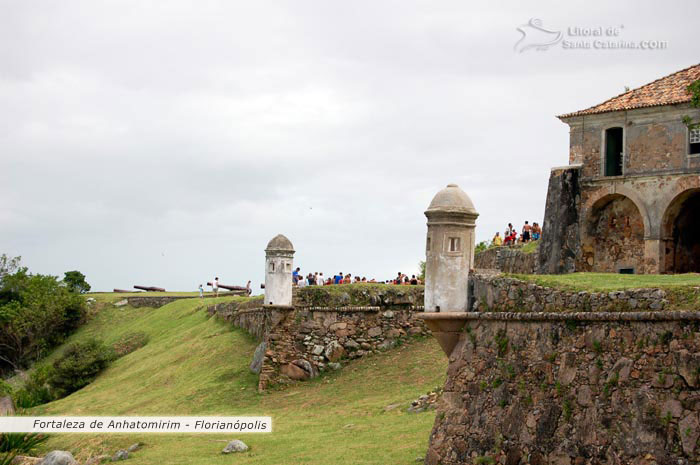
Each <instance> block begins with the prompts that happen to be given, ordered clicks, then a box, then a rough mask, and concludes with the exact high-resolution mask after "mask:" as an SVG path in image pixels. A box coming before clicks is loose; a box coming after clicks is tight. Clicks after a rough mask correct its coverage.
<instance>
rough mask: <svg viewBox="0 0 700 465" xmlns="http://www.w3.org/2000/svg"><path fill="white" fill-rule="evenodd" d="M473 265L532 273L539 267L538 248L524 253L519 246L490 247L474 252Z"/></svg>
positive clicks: (479, 267)
mask: <svg viewBox="0 0 700 465" xmlns="http://www.w3.org/2000/svg"><path fill="white" fill-rule="evenodd" d="M474 267H475V268H477V269H487V270H489V269H490V270H499V271H502V272H504V273H518V274H533V273H536V272H537V268H538V267H539V250H535V251H534V252H532V253H524V252H523V251H522V250H520V248H519V247H491V248H490V249H486V250H484V251H483V252H479V253H478V254H476V256H475V257H474Z"/></svg>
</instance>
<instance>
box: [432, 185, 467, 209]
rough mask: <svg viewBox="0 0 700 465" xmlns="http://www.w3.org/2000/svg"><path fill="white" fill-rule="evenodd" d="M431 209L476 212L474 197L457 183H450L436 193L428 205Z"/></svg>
mask: <svg viewBox="0 0 700 465" xmlns="http://www.w3.org/2000/svg"><path fill="white" fill-rule="evenodd" d="M431 210H439V211H455V212H465V213H476V209H475V208H474V204H473V203H472V199H470V198H469V196H468V195H467V193H466V192H464V191H463V190H462V189H460V188H459V186H458V185H457V184H448V185H447V187H445V188H444V189H443V190H441V191H440V192H438V193H437V194H435V197H433V201H432V202H430V206H429V207H428V211H431Z"/></svg>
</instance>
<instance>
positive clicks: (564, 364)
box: [425, 312, 700, 465]
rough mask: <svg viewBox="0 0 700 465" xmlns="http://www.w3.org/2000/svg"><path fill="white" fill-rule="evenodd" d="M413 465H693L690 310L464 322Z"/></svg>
mask: <svg viewBox="0 0 700 465" xmlns="http://www.w3.org/2000/svg"><path fill="white" fill-rule="evenodd" d="M469 317H470V318H471V320H470V321H468V322H467V327H466V329H465V331H464V332H463V333H462V336H461V337H460V341H459V343H458V345H457V346H456V347H455V350H454V351H453V352H452V354H451V356H450V358H449V366H448V378H447V381H446V384H445V388H444V393H443V396H442V398H441V400H440V402H439V404H438V410H437V416H436V420H435V425H434V427H433V430H432V433H431V436H430V445H429V449H428V452H427V455H426V459H425V463H426V464H430V465H437V464H442V465H452V464H454V465H456V464H471V463H500V464H506V465H518V464H531V465H541V464H557V465H571V464H577V465H582V464H619V465H621V464H639V465H641V464H648V465H651V464H660V465H661V464H664V465H671V464H674V465H684V464H698V463H700V447H698V446H699V445H698V438H699V437H700V417H699V415H698V412H699V411H700V391H699V387H700V380H699V379H698V375H699V373H700V332H699V330H700V325H699V321H698V320H700V312H630V313H624V312H595V313H593V312H576V313H569V314H560V313H508V312H496V313H493V312H488V313H473V314H469Z"/></svg>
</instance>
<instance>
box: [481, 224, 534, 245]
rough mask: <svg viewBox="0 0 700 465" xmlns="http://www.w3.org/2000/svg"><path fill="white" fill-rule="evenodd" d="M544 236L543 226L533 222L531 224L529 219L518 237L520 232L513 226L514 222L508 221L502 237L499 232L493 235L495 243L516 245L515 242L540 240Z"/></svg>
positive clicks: (525, 242)
mask: <svg viewBox="0 0 700 465" xmlns="http://www.w3.org/2000/svg"><path fill="white" fill-rule="evenodd" d="M540 237H542V228H541V227H540V225H539V224H538V223H532V225H530V224H529V223H528V222H527V221H526V222H525V224H524V225H523V229H522V233H521V234H520V237H518V232H517V231H516V229H515V228H514V227H513V224H512V223H508V227H507V228H506V230H505V232H504V233H503V237H501V235H500V233H499V232H496V235H495V236H493V240H492V242H493V245H495V246H497V247H498V246H502V245H514V244H527V243H528V242H530V241H538V240H539V239H540Z"/></svg>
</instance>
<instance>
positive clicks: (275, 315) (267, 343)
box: [209, 285, 428, 390]
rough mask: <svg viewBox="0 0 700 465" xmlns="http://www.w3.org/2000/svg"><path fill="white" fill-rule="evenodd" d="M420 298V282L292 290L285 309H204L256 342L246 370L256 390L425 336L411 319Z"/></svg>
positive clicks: (227, 305) (421, 325)
mask: <svg viewBox="0 0 700 465" xmlns="http://www.w3.org/2000/svg"><path fill="white" fill-rule="evenodd" d="M422 300H423V288H422V286H395V287H394V286H392V287H384V288H372V287H364V286H352V285H351V286H347V287H345V286H342V287H334V288H333V289H323V288H322V287H310V288H307V289H302V290H299V291H298V292H296V293H295V296H294V305H293V306H291V307H280V306H262V305H260V304H261V302H260V301H259V300H257V301H254V302H246V303H245V304H242V303H240V302H235V301H234V302H227V303H222V304H217V305H213V306H210V307H209V312H210V314H216V315H217V316H219V317H221V318H224V319H226V320H228V321H231V322H232V323H233V324H234V325H235V326H237V327H240V328H243V329H245V330H246V331H248V332H249V333H250V334H252V335H253V336H255V337H256V338H257V339H258V340H259V341H260V346H259V347H258V350H256V353H255V355H254V360H253V363H252V364H251V369H253V370H254V371H256V372H258V373H259V375H260V377H259V382H258V388H259V389H260V390H265V389H267V388H268V387H270V386H272V385H276V384H284V383H287V382H289V381H290V380H307V379H310V378H313V377H315V376H318V375H319V373H321V372H323V371H327V370H335V369H338V368H340V366H341V362H342V361H343V360H345V359H354V358H360V357H363V356H365V355H368V354H372V353H375V352H377V351H381V350H386V349H389V348H391V347H394V346H396V345H397V344H399V343H400V342H401V341H402V340H403V339H405V338H407V337H410V336H415V335H427V334H428V330H427V329H426V327H425V324H424V323H423V321H422V320H420V319H418V318H416V315H417V314H419V313H422V311H423V307H422V305H416V304H417V303H418V304H420V303H422ZM322 303H326V304H327V305H321V304H322ZM256 304H257V305H256Z"/></svg>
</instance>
